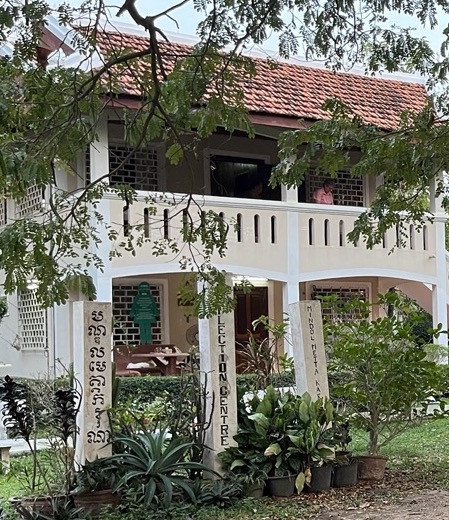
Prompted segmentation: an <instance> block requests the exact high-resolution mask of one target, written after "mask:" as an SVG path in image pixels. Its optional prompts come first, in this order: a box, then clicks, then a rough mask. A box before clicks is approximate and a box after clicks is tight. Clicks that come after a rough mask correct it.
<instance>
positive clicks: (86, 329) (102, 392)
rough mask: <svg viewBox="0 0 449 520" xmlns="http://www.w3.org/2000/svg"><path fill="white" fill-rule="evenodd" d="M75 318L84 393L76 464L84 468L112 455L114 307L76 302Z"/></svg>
mask: <svg viewBox="0 0 449 520" xmlns="http://www.w3.org/2000/svg"><path fill="white" fill-rule="evenodd" d="M73 314H74V316H73V330H74V370H75V376H76V378H77V379H78V381H79V382H80V384H81V392H82V397H81V403H80V412H79V413H78V418H77V426H78V432H79V433H78V442H77V445H76V455H75V460H76V462H77V463H78V464H84V463H85V462H86V460H88V461H92V460H95V459H97V458H101V457H106V456H108V455H111V453H112V448H111V446H110V444H109V442H110V439H111V431H110V425H109V420H108V415H107V412H106V410H107V409H108V408H109V407H110V406H111V404H112V361H111V338H112V307H111V304H110V303H98V302H75V303H74V304H73Z"/></svg>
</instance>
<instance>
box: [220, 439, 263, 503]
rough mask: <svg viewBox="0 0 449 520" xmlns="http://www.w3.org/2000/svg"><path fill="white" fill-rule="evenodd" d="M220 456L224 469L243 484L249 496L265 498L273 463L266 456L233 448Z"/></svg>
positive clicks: (236, 447) (255, 451) (237, 447)
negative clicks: (265, 489)
mask: <svg viewBox="0 0 449 520" xmlns="http://www.w3.org/2000/svg"><path fill="white" fill-rule="evenodd" d="M218 456H219V458H220V461H221V464H222V467H223V469H224V470H226V471H228V472H229V473H230V474H231V475H232V476H234V477H235V478H236V479H238V480H239V481H240V482H241V483H242V484H243V486H244V489H245V493H246V495H247V496H251V497H253V498H260V497H262V496H263V491H264V488H265V483H266V480H267V477H268V475H267V473H268V472H269V471H270V469H271V462H270V461H269V460H267V458H266V457H265V455H263V454H262V453H260V452H259V451H257V450H251V449H249V450H245V449H243V448H242V447H239V446H231V447H229V448H227V449H226V451H223V452H221V453H219V454H218Z"/></svg>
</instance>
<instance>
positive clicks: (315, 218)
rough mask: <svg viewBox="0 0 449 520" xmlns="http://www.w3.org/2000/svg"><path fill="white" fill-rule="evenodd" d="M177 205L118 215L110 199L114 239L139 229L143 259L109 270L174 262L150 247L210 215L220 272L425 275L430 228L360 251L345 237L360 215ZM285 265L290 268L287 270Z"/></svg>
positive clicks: (343, 210)
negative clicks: (223, 236) (220, 252)
mask: <svg viewBox="0 0 449 520" xmlns="http://www.w3.org/2000/svg"><path fill="white" fill-rule="evenodd" d="M185 206H186V199H185V198H182V197H176V196H175V197H173V198H171V199H170V198H169V199H167V200H165V201H159V202H158V203H157V204H155V205H149V204H148V202H147V201H146V200H145V198H144V197H141V198H139V199H138V201H137V202H135V203H134V204H133V205H131V206H130V208H129V209H126V210H124V207H123V201H119V200H115V199H112V198H111V199H110V213H111V219H112V221H113V222H115V223H116V225H117V230H118V231H119V232H120V233H121V235H122V236H123V235H126V234H127V233H130V232H132V230H133V229H135V227H136V226H140V233H142V234H143V236H144V238H145V239H146V240H147V243H144V245H143V246H142V253H144V252H145V254H140V253H139V252H138V254H136V255H135V256H134V257H132V255H123V256H122V257H121V258H117V259H115V260H114V262H115V265H120V266H125V265H131V264H132V265H136V264H139V263H142V262H144V263H145V264H147V265H148V266H149V272H151V268H150V266H151V264H160V263H163V262H168V261H174V260H175V259H176V257H178V258H179V256H180V255H182V254H183V253H182V251H181V253H179V254H178V255H175V254H172V255H171V256H170V255H168V256H161V257H153V258H150V257H149V256H148V254H147V253H151V249H152V248H153V247H154V244H155V242H158V241H159V242H160V241H171V240H175V241H177V242H178V245H180V246H181V248H182V238H181V236H182V230H183V227H184V229H185V226H186V225H190V224H192V223H193V225H194V226H197V225H200V223H201V219H202V218H204V216H205V215H206V213H207V212H208V211H210V210H212V211H214V212H216V213H217V214H218V215H219V216H220V217H221V218H222V219H223V222H224V223H226V224H227V225H228V226H229V229H228V234H227V252H226V255H225V257H224V258H216V259H215V260H216V262H217V263H218V264H222V265H224V266H233V267H234V268H236V267H238V266H241V267H242V268H244V269H243V270H245V269H246V270H248V269H251V268H252V269H253V270H254V272H255V273H256V272H258V273H260V272H261V271H270V272H273V273H274V272H276V273H284V274H285V273H290V274H292V272H295V271H297V272H298V273H300V272H301V273H304V272H313V271H320V272H321V271H323V269H326V268H328V269H329V268H330V267H331V266H334V267H336V268H337V269H345V266H346V268H363V267H369V268H370V269H371V270H373V269H375V268H378V269H390V270H391V269H396V270H405V271H407V270H411V271H412V272H415V273H416V272H418V273H419V272H422V271H423V270H424V272H425V273H428V274H430V273H431V272H432V271H433V269H434V265H433V262H432V258H433V255H434V252H435V236H434V226H433V224H431V223H430V222H429V223H428V224H427V225H425V226H423V227H422V228H421V229H418V228H416V227H415V226H413V225H410V226H407V227H406V228H405V227H403V228H400V227H399V226H398V227H395V228H392V229H389V230H388V231H387V232H386V233H385V235H384V237H383V240H382V242H381V243H380V244H378V245H376V246H375V247H374V248H373V249H372V250H367V249H366V247H365V245H364V244H363V243H359V244H353V243H352V242H350V241H349V240H348V238H347V234H348V233H349V232H350V231H351V230H352V229H353V227H354V222H355V221H356V219H357V217H358V216H359V215H360V214H361V212H362V211H363V208H353V207H348V206H324V205H316V204H301V203H287V202H277V201H262V200H247V199H233V198H221V197H199V196H195V198H194V199H193V200H192V201H191V203H190V206H189V212H188V213H186V212H185V211H183V208H185ZM296 259H299V260H296ZM292 262H293V263H294V262H297V263H298V265H296V266H295V265H293V266H292Z"/></svg>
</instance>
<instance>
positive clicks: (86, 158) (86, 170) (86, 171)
mask: <svg viewBox="0 0 449 520" xmlns="http://www.w3.org/2000/svg"><path fill="white" fill-rule="evenodd" d="M84 180H85V185H86V186H89V184H90V183H91V178H90V147H89V146H88V147H87V148H86V152H85V154H84Z"/></svg>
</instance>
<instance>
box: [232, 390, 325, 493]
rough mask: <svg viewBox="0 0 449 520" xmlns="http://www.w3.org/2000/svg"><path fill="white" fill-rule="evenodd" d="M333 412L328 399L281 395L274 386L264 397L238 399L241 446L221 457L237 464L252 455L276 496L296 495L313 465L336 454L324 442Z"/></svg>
mask: <svg viewBox="0 0 449 520" xmlns="http://www.w3.org/2000/svg"><path fill="white" fill-rule="evenodd" d="M332 411H333V408H332V405H331V403H330V402H329V401H328V400H324V399H321V400H318V401H316V402H313V401H312V399H311V397H310V395H308V394H304V396H302V397H301V396H297V395H294V394H291V393H288V392H287V393H285V394H283V395H281V394H280V393H279V392H277V391H276V390H275V389H274V388H273V387H272V386H269V387H268V388H267V390H266V391H265V394H264V395H263V397H259V396H258V395H257V394H254V395H252V396H251V397H250V398H249V400H246V401H245V400H243V399H240V400H239V415H238V420H239V429H238V432H237V435H235V436H234V440H235V441H236V442H237V444H238V447H237V448H228V449H227V450H225V453H226V454H227V455H223V456H222V457H224V460H227V461H228V465H229V467H230V466H231V465H232V463H235V464H237V465H239V464H242V467H243V466H246V465H247V464H248V463H247V461H245V460H246V459H245V458H244V457H249V456H251V457H253V458H254V460H256V461H257V464H258V465H259V467H260V468H263V471H264V472H266V474H267V487H268V490H269V492H270V494H272V495H274V496H288V495H290V494H293V493H294V490H295V487H296V489H297V490H298V492H299V491H301V490H302V489H303V487H304V484H305V483H306V480H307V478H308V476H309V475H310V470H309V471H308V472H306V470H307V468H308V463H309V462H311V461H312V460H315V461H316V462H318V460H323V459H325V458H327V457H328V456H331V455H332V453H333V452H332V449H331V448H329V447H328V446H326V445H325V444H324V443H322V442H321V441H322V438H321V436H322V435H323V432H324V431H326V430H327V428H328V426H326V425H329V422H330V420H332ZM310 438H313V440H312V441H311V442H312V445H309V441H310ZM261 457H262V458H261ZM222 460H223V459H222ZM236 461H240V462H236Z"/></svg>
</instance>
